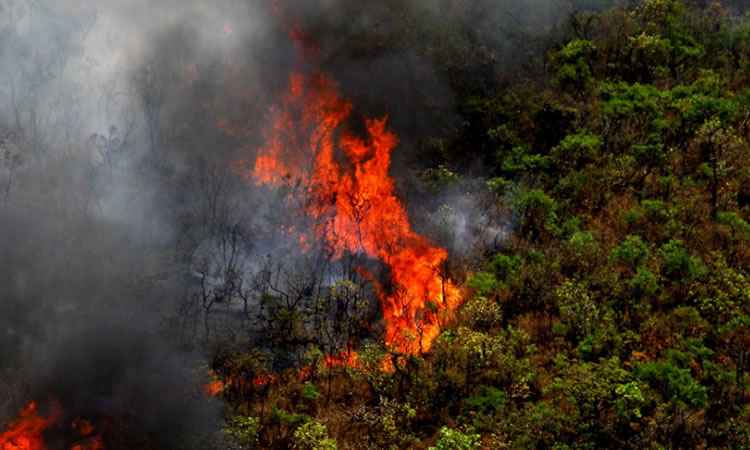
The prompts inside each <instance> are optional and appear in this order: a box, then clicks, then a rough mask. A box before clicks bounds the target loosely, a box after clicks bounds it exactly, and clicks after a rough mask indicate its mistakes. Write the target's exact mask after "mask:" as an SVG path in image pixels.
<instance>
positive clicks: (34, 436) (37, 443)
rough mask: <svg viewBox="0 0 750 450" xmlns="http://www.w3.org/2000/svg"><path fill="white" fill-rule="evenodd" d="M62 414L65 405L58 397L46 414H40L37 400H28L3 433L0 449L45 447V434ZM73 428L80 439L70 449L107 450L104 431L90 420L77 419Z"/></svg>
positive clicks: (13, 449)
mask: <svg viewBox="0 0 750 450" xmlns="http://www.w3.org/2000/svg"><path fill="white" fill-rule="evenodd" d="M62 416H63V410H62V406H61V405H60V404H59V403H58V402H56V401H52V402H50V407H49V412H48V415H47V416H46V417H45V416H42V415H40V414H39V407H38V405H37V403H36V402H33V401H32V402H29V403H28V404H27V405H26V406H25V407H24V408H23V410H21V413H20V414H19V415H18V418H17V419H16V420H15V421H13V422H11V423H10V424H9V425H8V428H7V431H5V432H4V433H0V450H46V449H47V446H46V445H45V442H44V434H45V433H46V432H47V430H49V429H50V428H52V427H54V426H56V425H58V424H59V422H60V420H61V419H62ZM71 428H72V429H73V430H75V431H76V433H77V435H78V439H79V442H77V443H75V444H73V445H72V446H71V447H70V450H104V441H103V438H102V435H101V433H97V430H96V427H95V426H94V424H92V423H91V422H90V421H88V420H86V419H81V418H79V419H76V420H74V421H73V423H72V424H71Z"/></svg>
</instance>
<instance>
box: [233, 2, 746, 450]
mask: <svg viewBox="0 0 750 450" xmlns="http://www.w3.org/2000/svg"><path fill="white" fill-rule="evenodd" d="M748 30H750V19H748V18H746V17H739V16H737V15H734V14H731V13H730V11H729V10H728V9H726V8H725V7H724V6H722V5H721V4H719V3H718V2H713V3H711V4H709V5H707V6H703V5H698V4H694V3H687V2H682V1H680V0H645V1H643V2H640V3H638V4H636V5H634V6H632V7H627V8H626V7H614V8H610V9H606V10H601V11H599V12H585V13H579V14H575V15H573V16H571V17H570V19H569V21H568V24H567V26H566V27H565V28H564V31H563V32H562V33H561V34H562V36H564V37H563V38H561V39H560V40H558V41H555V42H554V43H553V44H552V45H550V46H549V48H548V51H547V53H546V58H545V59H546V65H545V71H544V73H543V75H538V74H530V75H529V76H528V77H519V79H518V80H516V81H513V82H510V83H506V84H502V85H500V84H496V85H495V87H494V88H493V89H491V90H488V91H483V92H482V93H480V94H478V93H477V92H480V91H478V90H476V89H472V88H471V87H470V86H469V85H467V84H462V83H467V81H466V80H464V79H461V80H454V81H455V82H456V83H457V84H456V85H455V86H454V88H455V90H456V92H458V93H459V94H462V95H463V96H460V97H459V105H458V110H459V112H460V114H461V115H462V117H463V119H464V120H465V123H466V124H467V125H466V126H465V127H464V128H462V129H459V130H458V131H457V132H456V133H455V135H453V136H450V137H449V138H442V139H441V143H440V146H439V151H435V147H434V146H433V145H426V146H425V147H424V153H423V157H424V161H428V162H427V163H426V165H427V166H429V167H427V170H426V171H425V174H426V175H425V177H424V180H423V181H424V182H425V183H427V184H429V185H430V186H432V187H431V189H437V187H435V186H436V185H435V183H439V182H440V180H442V179H445V178H446V175H445V174H449V175H450V177H449V178H450V181H451V182H460V179H461V178H462V177H464V176H469V175H470V174H472V172H471V171H472V170H475V169H471V167H472V166H471V161H475V160H477V159H480V160H482V161H484V162H485V163H486V164H485V166H484V169H483V173H482V176H484V177H486V179H488V180H490V181H489V182H488V183H486V190H487V191H488V192H489V193H491V194H492V195H493V196H494V201H495V202H496V203H497V204H498V205H500V206H501V207H502V208H504V210H506V211H508V213H509V214H510V215H512V217H513V219H514V233H513V234H512V237H511V238H509V240H508V242H507V244H506V245H504V246H503V248H502V250H500V251H499V252H497V251H496V252H493V253H490V254H486V255H485V256H484V262H483V263H481V264H479V265H478V266H475V267H469V269H468V271H469V272H470V275H469V276H468V280H467V282H466V289H467V297H466V301H465V304H464V307H463V308H462V309H461V311H460V313H459V314H458V315H457V316H456V317H454V318H452V320H450V321H448V323H447V326H446V327H445V329H444V330H443V332H442V335H441V336H440V337H439V338H438V340H437V341H436V343H435V345H434V346H433V348H432V350H431V352H429V353H427V354H424V355H422V356H398V355H396V356H395V359H392V360H391V361H393V364H392V367H391V369H392V370H383V368H382V367H381V364H379V363H378V361H380V359H379V358H382V356H383V355H386V354H387V349H384V348H382V347H380V346H379V345H378V344H374V343H369V344H367V345H366V346H365V347H364V348H363V349H362V350H361V356H360V358H361V360H360V363H359V364H357V365H354V366H353V367H340V366H326V365H325V364H323V363H321V362H320V360H317V361H318V362H317V364H318V365H317V366H316V369H315V370H314V372H313V373H314V376H312V377H311V378H310V379H309V380H307V381H305V382H304V383H302V382H299V381H297V379H296V378H295V377H294V376H293V373H294V372H293V371H290V372H289V373H288V374H287V375H286V376H283V377H282V379H281V381H280V382H279V384H278V385H277V386H274V387H273V388H271V389H270V390H267V391H265V392H263V393H262V394H261V395H260V397H257V398H255V399H252V400H250V399H247V398H246V399H243V401H242V402H235V403H236V407H237V408H238V409H239V410H246V409H248V408H249V409H250V410H252V411H256V412H258V411H260V414H261V416H262V414H263V411H264V408H265V411H268V408H269V406H266V405H284V408H288V409H289V410H294V411H299V412H302V413H304V414H306V415H307V414H309V416H310V417H308V418H305V419H304V420H301V421H298V423H299V424H298V425H296V430H295V431H293V432H290V433H289V434H287V435H286V436H289V439H291V441H289V442H291V443H292V444H291V445H293V446H295V448H335V446H336V444H335V443H334V442H333V439H335V440H336V441H337V442H338V447H339V448H405V447H410V446H413V447H415V448H434V449H471V448H480V447H482V448H559V449H562V448H706V447H709V448H748V447H749V446H750V373H749V371H750V356H749V354H748V348H750V320H749V319H748V317H750V278H748V272H747V270H748V263H750V246H749V245H748V244H749V242H748V241H749V240H750V226H748V222H747V220H748V216H749V215H750V191H748V186H750V184H749V182H750V152H748V148H749V147H748V140H749V139H750V125H749V124H750V78H748V75H747V74H748V73H750V58H749V57H748V56H747V52H746V50H747V49H748V48H750V33H749V32H748ZM452 68H453V66H451V69H452ZM438 176H439V177H438ZM438 178H439V179H438ZM274 407H275V406H274ZM352 411H353V412H352ZM282 421H283V420H282ZM324 424H325V425H324ZM280 426H281V425H279V424H278V423H276V422H274V421H273V420H271V419H269V418H268V415H267V414H266V417H265V418H261V430H260V436H261V438H262V440H263V442H264V443H265V444H264V445H282V443H281V441H280V439H285V438H284V437H283V436H284V434H283V433H282V432H281V431H280V428H279V427H280ZM289 426H290V425H289V421H287V425H285V427H289ZM281 428H283V427H281ZM329 436H331V437H329Z"/></svg>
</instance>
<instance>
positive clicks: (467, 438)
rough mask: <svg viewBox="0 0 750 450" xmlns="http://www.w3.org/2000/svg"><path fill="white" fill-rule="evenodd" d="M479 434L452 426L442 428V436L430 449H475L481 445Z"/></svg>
mask: <svg viewBox="0 0 750 450" xmlns="http://www.w3.org/2000/svg"><path fill="white" fill-rule="evenodd" d="M479 440H480V436H479V435H478V434H467V433H462V432H461V431H458V430H454V429H452V428H448V427H443V428H441V429H440V437H439V438H438V441H437V444H435V446H434V447H430V448H429V450H473V449H476V448H479V447H480V444H479Z"/></svg>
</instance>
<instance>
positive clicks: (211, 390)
mask: <svg viewBox="0 0 750 450" xmlns="http://www.w3.org/2000/svg"><path fill="white" fill-rule="evenodd" d="M203 392H205V393H206V395H207V396H209V397H218V396H219V395H221V393H222V392H224V382H223V381H221V380H219V379H216V380H212V381H211V382H209V383H206V384H205V385H204V386H203Z"/></svg>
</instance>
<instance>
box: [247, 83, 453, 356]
mask: <svg viewBox="0 0 750 450" xmlns="http://www.w3.org/2000/svg"><path fill="white" fill-rule="evenodd" d="M351 111H352V105H351V103H349V102H348V101H346V100H343V99H341V98H340V96H339V94H338V90H337V86H336V84H335V83H334V82H333V81H332V80H330V79H329V78H328V77H326V76H325V75H323V74H320V73H318V74H314V75H310V76H305V75H302V74H299V73H295V74H292V75H291V76H290V80H289V87H288V92H287V93H286V95H285V96H284V97H283V99H282V101H281V104H280V106H279V107H278V108H276V109H274V110H273V111H272V126H271V127H270V128H269V130H268V131H267V134H266V145H265V146H264V147H263V148H261V149H260V151H259V154H258V156H257V158H256V160H255V165H254V167H253V170H252V177H253V178H254V180H255V182H256V183H257V184H263V185H272V186H280V185H284V184H286V183H289V184H291V185H297V184H300V185H302V186H305V189H306V195H307V196H308V206H307V207H306V213H307V215H308V216H309V217H310V218H312V219H314V222H315V223H316V225H315V230H314V233H315V235H316V237H317V238H318V239H322V240H324V242H326V243H327V244H328V245H329V246H330V247H331V248H332V250H333V253H334V257H335V258H340V257H341V256H343V255H344V253H346V252H350V253H364V254H367V255H368V256H370V257H372V258H377V259H379V260H380V261H382V262H383V264H384V265H385V266H386V267H387V268H388V269H389V271H390V277H391V285H392V286H391V287H392V289H391V290H386V289H384V288H380V287H379V289H378V290H379V298H380V303H381V307H382V311H383V316H384V318H385V321H386V343H387V344H388V345H390V346H391V347H392V348H395V349H396V350H398V351H400V352H403V353H410V354H416V353H421V352H425V351H427V350H429V349H430V346H431V344H432V342H433V340H434V339H435V338H436V337H437V335H438V334H439V332H440V317H441V315H445V314H450V313H451V312H452V311H453V310H454V309H455V308H456V307H457V306H458V304H459V302H460V294H459V290H458V289H457V287H456V286H455V285H454V284H453V283H452V282H451V281H450V280H448V279H446V278H445V277H444V276H443V275H442V274H441V267H442V266H443V263H444V262H445V260H446V259H447V256H448V255H447V252H446V251H445V250H444V249H442V248H440V247H437V246H434V245H432V244H431V243H430V242H429V241H428V240H427V239H426V238H424V237H423V236H420V235H419V234H417V233H416V232H415V231H414V230H413V229H412V228H411V225H410V222H409V217H408V215H407V213H406V209H405V208H404V206H403V205H402V204H401V202H400V201H399V199H398V197H397V196H396V194H395V187H394V182H393V179H392V178H391V177H390V175H389V173H388V171H389V168H390V162H391V153H392V152H393V150H394V149H395V148H396V146H397V143H398V139H397V137H396V135H395V134H394V133H393V132H392V131H390V130H389V129H388V127H387V119H386V118H381V119H368V120H366V123H365V127H366V132H367V136H366V137H365V138H360V137H357V136H354V135H353V134H351V133H348V132H347V131H346V130H345V129H342V128H343V125H344V123H345V121H346V120H347V119H348V118H349V116H350V114H351ZM341 156H344V157H345V161H343V162H342V161H341V160H342V158H341Z"/></svg>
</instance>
